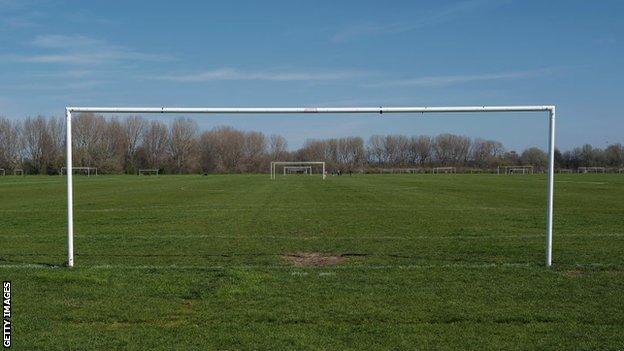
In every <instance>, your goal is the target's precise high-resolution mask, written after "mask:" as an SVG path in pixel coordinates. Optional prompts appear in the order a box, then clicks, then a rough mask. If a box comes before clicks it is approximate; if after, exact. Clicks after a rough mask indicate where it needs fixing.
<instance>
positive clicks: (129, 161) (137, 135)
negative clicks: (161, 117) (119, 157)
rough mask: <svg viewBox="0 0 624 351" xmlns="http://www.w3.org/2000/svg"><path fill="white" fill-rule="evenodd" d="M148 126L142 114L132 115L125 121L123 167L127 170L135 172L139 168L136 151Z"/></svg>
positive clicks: (123, 126)
mask: <svg viewBox="0 0 624 351" xmlns="http://www.w3.org/2000/svg"><path fill="white" fill-rule="evenodd" d="M147 126H148V123H147V121H146V120H145V119H143V118H142V117H140V116H130V117H128V118H126V119H125V120H124V122H123V125H122V131H123V144H124V146H125V150H124V155H123V163H124V164H123V168H124V170H125V171H126V172H132V173H134V172H136V170H137V158H136V156H137V155H136V153H137V150H138V148H139V146H140V145H141V143H142V141H143V137H144V135H145V133H146V131H147Z"/></svg>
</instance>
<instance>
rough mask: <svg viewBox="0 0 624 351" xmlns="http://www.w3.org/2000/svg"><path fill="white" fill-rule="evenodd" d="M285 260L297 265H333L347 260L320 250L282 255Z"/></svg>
mask: <svg viewBox="0 0 624 351" xmlns="http://www.w3.org/2000/svg"><path fill="white" fill-rule="evenodd" d="M282 258H283V259H284V260H286V261H287V262H289V263H291V264H293V265H295V266H297V267H323V266H334V265H337V264H341V263H344V262H346V261H347V258H346V257H343V256H332V255H327V254H323V253H320V252H296V253H291V254H286V255H284V256H282Z"/></svg>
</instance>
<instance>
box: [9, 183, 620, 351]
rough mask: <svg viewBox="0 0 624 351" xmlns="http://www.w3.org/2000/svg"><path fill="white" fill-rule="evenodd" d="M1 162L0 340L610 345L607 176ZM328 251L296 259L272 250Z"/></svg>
mask: <svg viewBox="0 0 624 351" xmlns="http://www.w3.org/2000/svg"><path fill="white" fill-rule="evenodd" d="M268 178H269V176H268V175H214V176H158V177H138V176H97V177H88V178H87V177H79V176H76V177H75V222H76V227H75V232H76V234H75V235H76V236H75V251H76V267H75V268H73V269H68V268H63V267H62V265H63V263H64V262H65V259H66V258H65V255H66V229H65V228H66V217H65V216H66V214H65V201H66V200H65V191H66V190H65V183H64V181H65V179H64V178H62V177H59V176H55V177H35V176H32V177H0V216H1V217H2V221H1V225H0V242H1V244H0V277H1V278H3V279H4V280H11V281H12V285H13V286H12V291H13V296H12V297H13V328H14V331H13V348H14V349H15V350H70V349H71V350H102V349H119V350H121V349H123V350H145V349H150V350H161V349H162V350H170V349H198V350H200V349H201V350H203V349H478V350H484V349H492V350H500V349H587V350H597V349H600V350H607V349H613V350H616V349H620V350H621V349H624V175H622V174H612V175H609V174H606V175H605V174H599V175H578V174H571V175H556V177H555V234H554V251H553V256H554V260H553V267H552V268H546V267H545V266H544V252H545V234H544V233H545V213H546V211H545V201H546V178H545V176H543V175H532V176H529V175H522V176H520V175H518V176H496V175H461V174H457V175H455V174H450V175H365V176H363V175H359V176H352V177H350V176H348V175H346V176H345V175H343V176H340V177H328V179H327V180H326V181H322V180H321V179H320V176H318V177H309V176H290V177H279V178H278V180H276V181H270V180H269V179H268ZM311 252H318V253H321V254H323V255H327V256H338V257H339V258H340V259H343V260H344V262H342V263H340V264H337V265H329V266H311V267H299V266H294V265H292V264H291V263H290V262H289V261H287V260H286V259H285V258H284V255H288V254H301V253H311Z"/></svg>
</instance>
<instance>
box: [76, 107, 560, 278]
mask: <svg viewBox="0 0 624 351" xmlns="http://www.w3.org/2000/svg"><path fill="white" fill-rule="evenodd" d="M81 112H84V113H117V114H122V113H185V114H189V113H202V114H306V113H335V114H342V113H346V114H373V113H378V114H384V113H421V114H425V113H455V112H548V116H549V118H548V182H547V183H548V185H547V206H546V266H551V265H552V234H553V193H554V174H555V172H554V164H555V162H554V161H555V106H554V105H529V106H523V105H516V106H455V107H453V106H443V107H429V106H426V107H383V106H379V107H199V108H188V107H164V106H163V107H75V106H70V107H66V108H65V116H66V123H67V127H66V133H67V134H66V135H67V142H66V148H67V149H66V152H67V170H68V172H67V266H68V267H73V266H74V217H73V216H74V215H73V213H74V212H73V207H74V201H73V175H72V171H71V170H72V136H71V121H72V113H81Z"/></svg>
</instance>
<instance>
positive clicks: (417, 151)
mask: <svg viewBox="0 0 624 351" xmlns="http://www.w3.org/2000/svg"><path fill="white" fill-rule="evenodd" d="M432 153H433V140H432V139H431V137H430V136H428V135H419V136H413V137H411V138H410V141H409V146H408V151H407V154H408V159H409V161H410V163H411V164H413V165H419V166H421V167H422V166H425V165H426V164H428V163H430V162H431V155H432Z"/></svg>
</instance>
